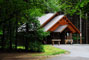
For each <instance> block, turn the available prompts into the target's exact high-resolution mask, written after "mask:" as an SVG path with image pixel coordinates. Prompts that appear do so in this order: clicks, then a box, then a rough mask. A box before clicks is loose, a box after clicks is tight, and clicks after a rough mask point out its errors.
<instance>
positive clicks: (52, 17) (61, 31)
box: [38, 13, 80, 43]
mask: <svg viewBox="0 0 89 60" xmlns="http://www.w3.org/2000/svg"><path fill="white" fill-rule="evenodd" d="M38 20H39V21H40V24H41V27H42V28H44V31H45V32H47V31H50V32H51V33H50V36H49V37H48V38H47V39H46V41H47V43H51V42H52V40H53V39H58V40H61V43H66V42H65V40H67V39H69V40H70V39H72V34H73V33H78V34H80V31H79V30H78V29H77V28H76V27H75V26H74V25H73V24H72V22H71V21H70V20H69V19H68V18H67V17H66V16H65V15H60V14H59V13H48V14H45V15H43V16H42V17H39V18H38Z"/></svg>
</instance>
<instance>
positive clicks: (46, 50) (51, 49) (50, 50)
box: [33, 45, 67, 56]
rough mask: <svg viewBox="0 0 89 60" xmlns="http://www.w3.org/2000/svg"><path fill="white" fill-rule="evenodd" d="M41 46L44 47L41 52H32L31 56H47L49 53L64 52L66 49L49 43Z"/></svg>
mask: <svg viewBox="0 0 89 60" xmlns="http://www.w3.org/2000/svg"><path fill="white" fill-rule="evenodd" d="M43 47H44V52H43V53H37V54H33V56H49V55H57V54H64V53H66V52H67V51H66V50H63V49H60V48H55V47H53V46H51V45H43Z"/></svg>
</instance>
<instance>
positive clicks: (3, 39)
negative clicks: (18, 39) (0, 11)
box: [1, 24, 5, 50]
mask: <svg viewBox="0 0 89 60" xmlns="http://www.w3.org/2000/svg"><path fill="white" fill-rule="evenodd" d="M2 29H3V36H2V44H1V45H2V47H1V48H2V50H4V46H5V44H4V41H5V25H4V24H3V28H2Z"/></svg>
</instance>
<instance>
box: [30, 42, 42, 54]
mask: <svg viewBox="0 0 89 60" xmlns="http://www.w3.org/2000/svg"><path fill="white" fill-rule="evenodd" d="M29 48H30V49H29V50H30V51H31V52H43V51H44V50H43V46H42V43H41V42H40V41H35V42H29Z"/></svg>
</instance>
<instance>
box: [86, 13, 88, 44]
mask: <svg viewBox="0 0 89 60" xmlns="http://www.w3.org/2000/svg"><path fill="white" fill-rule="evenodd" d="M87 17H88V16H87V13H86V44H88V35H87V34H88V32H87Z"/></svg>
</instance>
